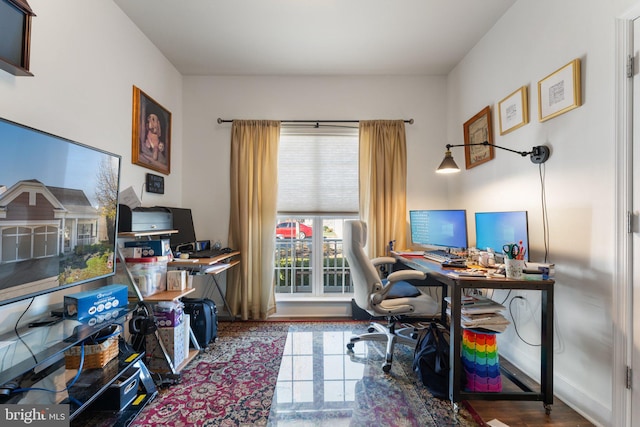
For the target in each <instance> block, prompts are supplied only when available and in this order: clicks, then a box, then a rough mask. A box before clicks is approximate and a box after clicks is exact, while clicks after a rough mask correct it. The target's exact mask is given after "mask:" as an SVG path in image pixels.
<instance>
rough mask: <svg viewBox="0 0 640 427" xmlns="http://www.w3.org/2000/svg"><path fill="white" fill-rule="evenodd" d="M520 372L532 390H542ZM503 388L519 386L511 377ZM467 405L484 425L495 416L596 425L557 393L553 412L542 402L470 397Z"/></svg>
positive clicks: (529, 423)
mask: <svg viewBox="0 0 640 427" xmlns="http://www.w3.org/2000/svg"><path fill="white" fill-rule="evenodd" d="M500 364H501V365H503V366H506V367H507V368H508V369H510V370H516V371H517V369H516V368H515V367H513V365H511V364H510V363H509V362H508V361H507V360H504V359H500ZM518 376H519V378H520V379H521V380H522V381H523V382H524V383H525V384H527V386H528V387H530V388H531V389H532V390H536V389H538V390H539V385H538V384H537V383H536V382H535V381H533V380H532V379H531V378H528V377H527V376H526V375H524V374H522V372H519V371H518ZM503 390H505V391H507V390H508V391H517V390H518V388H517V387H516V386H515V385H513V384H512V383H510V382H508V381H503ZM466 406H467V408H468V409H470V411H472V412H475V413H476V414H477V415H478V416H479V418H480V420H482V422H484V423H485V424H484V425H488V424H486V423H487V422H489V421H491V420H494V419H496V420H498V421H500V422H502V423H503V424H506V425H507V426H509V427H542V426H545V427H546V426H553V427H577V426H580V427H584V426H593V425H594V424H592V423H591V422H589V421H588V420H587V419H586V418H584V417H583V416H582V415H580V414H578V413H577V412H576V411H574V410H573V409H571V407H569V406H568V405H567V404H565V403H564V402H563V401H562V400H560V399H558V397H556V396H554V398H553V405H552V407H551V413H550V414H548V415H547V414H546V412H545V409H544V405H543V403H542V402H532V401H510V400H496V401H492V400H469V401H468V402H466ZM469 406H470V407H471V408H469ZM481 425H482V424H481ZM498 425H499V424H498Z"/></svg>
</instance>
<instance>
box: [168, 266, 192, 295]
mask: <svg viewBox="0 0 640 427" xmlns="http://www.w3.org/2000/svg"><path fill="white" fill-rule="evenodd" d="M188 275H189V273H188V272H187V271H186V270H169V271H167V290H168V291H184V290H185V289H187V276H188Z"/></svg>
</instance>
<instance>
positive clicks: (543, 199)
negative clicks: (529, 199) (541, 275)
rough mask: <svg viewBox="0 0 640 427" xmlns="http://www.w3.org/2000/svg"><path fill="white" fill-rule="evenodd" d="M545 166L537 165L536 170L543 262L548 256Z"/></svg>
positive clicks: (542, 164)
mask: <svg viewBox="0 0 640 427" xmlns="http://www.w3.org/2000/svg"><path fill="white" fill-rule="evenodd" d="M546 170H547V169H546V167H545V164H544V163H540V164H539V165H538V172H539V174H540V192H541V197H540V199H541V204H542V233H543V236H542V238H543V240H544V262H545V264H546V263H547V260H548V258H549V216H548V212H547V195H546V188H545V175H546Z"/></svg>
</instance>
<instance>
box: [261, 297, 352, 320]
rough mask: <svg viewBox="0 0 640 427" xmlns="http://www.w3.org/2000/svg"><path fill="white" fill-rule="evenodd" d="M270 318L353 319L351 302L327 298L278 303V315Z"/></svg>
mask: <svg viewBox="0 0 640 427" xmlns="http://www.w3.org/2000/svg"><path fill="white" fill-rule="evenodd" d="M269 317H270V318H278V317H349V318H350V317H351V302H350V300H349V301H344V300H340V301H331V300H328V299H327V298H322V299H309V300H301V299H296V300H288V301H277V303H276V313H275V314H273V315H272V316H269Z"/></svg>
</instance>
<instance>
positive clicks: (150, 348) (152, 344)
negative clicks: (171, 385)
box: [145, 325, 187, 372]
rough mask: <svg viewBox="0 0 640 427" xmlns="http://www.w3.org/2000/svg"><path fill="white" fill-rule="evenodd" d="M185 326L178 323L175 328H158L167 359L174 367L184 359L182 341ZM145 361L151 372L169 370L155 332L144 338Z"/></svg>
mask: <svg viewBox="0 0 640 427" xmlns="http://www.w3.org/2000/svg"><path fill="white" fill-rule="evenodd" d="M184 331H185V327H184V326H183V325H180V326H178V327H176V328H158V335H159V336H160V339H161V340H162V344H163V345H164V347H165V349H166V350H167V353H168V355H169V359H171V363H173V366H174V368H176V367H178V366H179V365H180V364H181V363H182V362H184V360H185V352H184V347H185V344H184V341H185V339H186V338H187V337H186V336H185V333H184ZM145 351H146V361H147V366H148V367H149V370H150V371H152V372H169V366H168V365H167V363H166V362H165V359H164V354H162V349H161V348H160V345H158V341H157V340H156V336H155V334H151V335H147V336H146V338H145Z"/></svg>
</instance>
